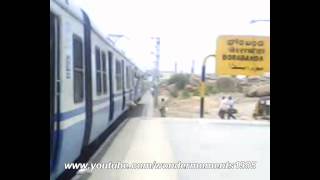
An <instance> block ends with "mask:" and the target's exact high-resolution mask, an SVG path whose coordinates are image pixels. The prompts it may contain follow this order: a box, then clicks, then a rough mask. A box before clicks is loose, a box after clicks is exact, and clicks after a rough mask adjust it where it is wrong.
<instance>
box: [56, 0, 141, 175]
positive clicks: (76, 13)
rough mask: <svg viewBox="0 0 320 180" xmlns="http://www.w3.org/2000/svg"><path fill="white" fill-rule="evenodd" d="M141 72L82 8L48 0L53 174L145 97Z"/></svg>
mask: <svg viewBox="0 0 320 180" xmlns="http://www.w3.org/2000/svg"><path fill="white" fill-rule="evenodd" d="M141 77H142V71H141V70H140V69H139V68H138V67H137V66H136V65H135V64H133V63H132V62H131V61H130V60H129V59H128V58H126V57H125V56H124V54H123V53H121V52H120V51H119V50H117V49H116V48H115V47H114V46H113V44H112V43H111V42H110V41H108V40H107V39H106V38H105V37H103V36H102V34H101V33H99V32H98V31H97V29H96V28H94V27H93V26H92V23H91V21H90V19H89V17H88V16H87V14H86V13H85V12H84V11H83V10H81V9H80V8H77V7H74V6H72V5H70V4H69V3H68V2H67V1H62V0H50V179H56V178H57V177H58V176H59V175H61V174H62V173H63V172H64V165H65V163H71V162H74V161H75V160H76V159H77V158H79V157H80V155H81V154H82V152H84V150H85V149H86V148H87V147H88V146H89V145H90V144H91V143H93V142H94V141H95V140H96V139H97V138H98V137H99V136H100V135H101V134H102V133H103V132H105V131H106V130H107V129H108V127H110V126H111V125H112V124H113V123H115V122H116V120H117V119H118V117H119V116H120V115H122V114H123V113H124V112H125V111H126V110H128V108H129V105H130V104H131V103H132V102H136V101H138V100H139V99H140V98H141V96H142V93H143V87H142V86H143V84H142V78H141Z"/></svg>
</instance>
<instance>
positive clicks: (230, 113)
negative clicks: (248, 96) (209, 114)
mask: <svg viewBox="0 0 320 180" xmlns="http://www.w3.org/2000/svg"><path fill="white" fill-rule="evenodd" d="M234 103H235V100H234V99H233V98H232V96H229V97H228V99H227V103H226V104H227V106H228V110H227V114H228V119H230V118H233V119H236V117H235V116H234V115H233V114H235V113H236V109H235V108H234Z"/></svg>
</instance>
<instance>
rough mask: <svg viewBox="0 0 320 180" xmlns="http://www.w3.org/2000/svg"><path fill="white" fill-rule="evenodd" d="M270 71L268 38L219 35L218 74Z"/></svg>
mask: <svg viewBox="0 0 320 180" xmlns="http://www.w3.org/2000/svg"><path fill="white" fill-rule="evenodd" d="M266 72H270V38H269V37H260V36H220V37H219V38H218V44H217V52H216V73H217V74H218V75H246V76H257V75H263V74H265V73H266Z"/></svg>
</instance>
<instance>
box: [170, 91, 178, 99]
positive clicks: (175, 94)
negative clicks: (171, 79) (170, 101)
mask: <svg viewBox="0 0 320 180" xmlns="http://www.w3.org/2000/svg"><path fill="white" fill-rule="evenodd" d="M170 95H171V96H172V97H175V98H176V97H178V92H177V91H172V92H170Z"/></svg>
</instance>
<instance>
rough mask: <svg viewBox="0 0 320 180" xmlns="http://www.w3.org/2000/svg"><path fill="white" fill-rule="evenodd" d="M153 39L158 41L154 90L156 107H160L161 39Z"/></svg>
mask: <svg viewBox="0 0 320 180" xmlns="http://www.w3.org/2000/svg"><path fill="white" fill-rule="evenodd" d="M152 39H155V40H156V53H155V54H156V63H155V70H154V73H153V82H154V84H155V89H154V98H155V99H154V103H155V106H156V107H158V97H159V75H160V72H159V62H160V38H159V37H154V38H152Z"/></svg>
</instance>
